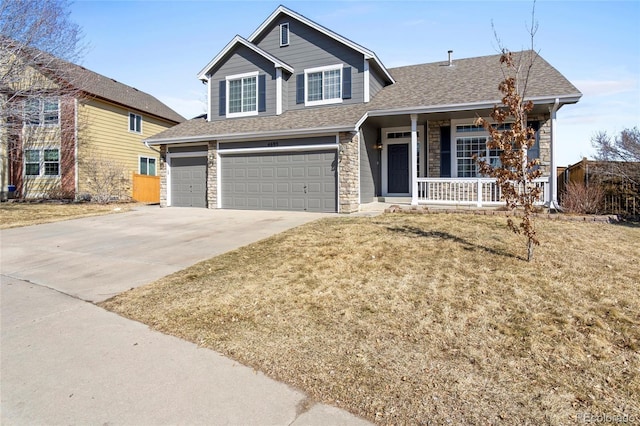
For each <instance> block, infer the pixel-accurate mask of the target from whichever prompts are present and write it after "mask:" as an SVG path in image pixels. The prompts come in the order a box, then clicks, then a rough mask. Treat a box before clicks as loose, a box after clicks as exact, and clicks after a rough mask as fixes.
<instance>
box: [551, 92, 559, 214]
mask: <svg viewBox="0 0 640 426" xmlns="http://www.w3.org/2000/svg"><path fill="white" fill-rule="evenodd" d="M559 106H560V99H558V98H556V100H555V102H554V103H553V106H552V107H551V108H550V112H551V144H550V145H551V153H550V155H551V164H550V169H551V170H550V172H551V175H550V176H549V209H550V210H551V209H553V210H562V208H561V207H560V205H559V204H558V194H557V192H558V174H557V173H558V170H557V166H556V155H555V146H556V113H557V112H558V108H559Z"/></svg>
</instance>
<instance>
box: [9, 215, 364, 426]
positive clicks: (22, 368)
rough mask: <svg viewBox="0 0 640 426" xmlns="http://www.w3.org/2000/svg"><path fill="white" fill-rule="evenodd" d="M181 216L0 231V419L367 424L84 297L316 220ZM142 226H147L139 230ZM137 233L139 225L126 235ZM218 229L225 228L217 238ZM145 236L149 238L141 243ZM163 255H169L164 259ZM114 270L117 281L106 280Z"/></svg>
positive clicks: (124, 286) (113, 217)
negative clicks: (130, 278) (192, 249)
mask: <svg viewBox="0 0 640 426" xmlns="http://www.w3.org/2000/svg"><path fill="white" fill-rule="evenodd" d="M143 210H144V209H143ZM177 210H180V209H177ZM177 210H174V209H148V210H144V211H138V212H131V213H124V214H118V215H111V216H102V217H97V218H87V219H80V220H75V221H68V222H60V223H58V224H47V225H38V226H32V227H28V228H18V229H13V230H6V231H1V232H0V238H1V240H2V241H1V243H2V259H1V268H2V276H1V293H0V297H1V299H0V301H1V309H2V312H1V317H0V319H1V323H0V327H1V355H0V356H1V366H0V371H1V376H0V380H1V382H0V386H1V387H0V396H1V413H0V423H2V424H3V425H24V424H30V425H31V424H47V425H50V424H131V425H166V424H185V425H187V424H188V425H197V424H209V425H328V424H331V425H341V424H342V425H359V424H368V423H367V422H365V421H364V420H362V419H360V418H358V417H355V416H353V415H351V414H349V413H347V412H345V411H342V410H339V409H337V408H335V407H332V406H328V405H325V404H318V403H315V402H314V401H311V400H309V399H308V397H307V396H306V395H305V394H304V393H303V392H301V391H299V390H296V389H293V388H291V387H289V386H287V385H285V384H282V383H279V382H276V381H274V380H272V379H270V378H268V377H266V376H264V375H263V374H261V373H259V372H256V371H254V370H252V369H250V368H247V367H245V366H242V365H240V364H238V363H236V362H234V361H232V360H230V359H228V358H226V357H224V356H222V355H220V354H218V353H216V352H214V351H211V350H208V349H203V348H198V347H197V345H194V344H192V343H189V342H186V341H183V340H181V339H178V338H175V337H171V336H167V335H164V334H162V333H158V332H155V331H152V330H150V329H149V328H148V327H147V326H146V325H144V324H141V323H137V322H134V321H130V320H127V319H125V318H122V317H119V316H118V315H115V314H113V313H111V312H107V311H105V310H103V309H101V308H99V307H97V306H95V305H94V304H92V303H89V302H87V301H85V300H102V299H104V298H106V297H107V296H109V295H112V294H114V293H117V292H119V291H122V290H124V289H127V288H130V287H133V286H134V285H139V284H142V283H143V282H148V281H152V280H153V279H155V278H157V275H159V274H162V275H164V274H167V273H170V272H172V271H173V270H179V269H182V268H183V267H184V266H188V265H189V264H191V263H195V262H196V261H198V260H201V259H204V258H208V257H210V256H212V255H215V254H217V253H218V252H222V251H226V250H228V249H230V247H229V246H231V245H236V246H239V245H243V244H247V243H249V242H251V241H250V240H253V241H255V240H256V239H260V238H263V237H265V236H268V235H270V234H273V233H275V232H279V231H281V230H283V229H287V228H289V227H292V226H296V224H299V223H304V222H305V221H309V220H313V219H315V218H318V217H319V216H317V215H315V216H314V215H305V214H298V215H296V214H291V215H289V214H284V215H282V214H281V215H277V214H274V213H265V214H264V215H261V214H260V213H258V214H256V213H255V212H253V215H252V216H251V215H244V212H240V213H239V214H238V213H237V212H225V213H220V212H219V211H206V210H204V211H199V210H200V209H183V210H182V211H177ZM190 210H196V211H194V212H191V211H190ZM140 216H142V217H140ZM145 221H146V222H151V223H150V224H149V226H144V225H141V222H145ZM191 222H195V225H192V224H191ZM198 223H200V224H201V226H200V227H198V226H197V224H198ZM216 224H217V226H216ZM154 225H155V226H154ZM137 226H141V227H142V228H143V229H142V230H140V229H138V231H135V232H133V231H132V229H135V228H136V227H137ZM180 227H182V228H183V231H182V232H181V231H180V230H179V229H178V228H180ZM220 227H224V228H225V230H222V229H218V230H217V231H216V228H220ZM154 228H157V232H153V229H154ZM231 229H235V231H231ZM242 229H244V231H245V232H244V234H245V235H240V234H242V232H241V230H242ZM91 230H93V231H91ZM170 230H176V232H168V231H170ZM8 231H11V232H8ZM89 231H91V232H89ZM132 232H133V234H134V236H133V238H134V239H135V235H137V236H138V237H140V238H139V241H138V243H137V244H138V246H136V243H133V242H131V241H130V239H131V238H132V237H129V238H126V237H125V236H126V235H127V234H131V233H132ZM145 232H147V233H151V234H150V235H147V237H143V234H144V233H145ZM168 234H172V235H171V237H169V236H168ZM175 234H182V236H180V237H178V236H177V235H175ZM109 235H111V237H112V238H108V236H109ZM222 235H225V236H226V237H225V238H222V237H221V236H222ZM198 236H199V237H198ZM165 238H166V239H165ZM21 239H22V242H20V240H21ZM216 240H217V242H216ZM101 244H106V245H105V246H100V245H101ZM190 246H192V247H193V248H194V251H193V254H192V256H193V258H192V259H191V260H190V259H189V258H188V257H189V256H188V255H187V252H188V247H190ZM154 247H155V248H154ZM57 248H59V249H61V250H60V251H58V250H56V249H57ZM145 250H149V251H151V252H150V253H145ZM165 250H166V251H167V253H172V255H171V256H169V257H168V258H167V259H166V260H167V262H166V263H164V262H163V256H164V254H163V253H164V251H165ZM65 256H66V258H68V259H66V260H65ZM78 258H80V259H82V260H83V262H80V261H78ZM118 258H119V259H120V263H118V261H117V259H118ZM145 258H147V259H148V260H144V259H145ZM190 262H191V263H190ZM119 265H120V266H119ZM144 269H146V270H147V271H148V276H149V278H148V280H147V281H145V280H144V275H145V274H144ZM157 269H160V272H158V271H157ZM47 270H48V272H47ZM123 270H129V272H130V274H131V275H132V280H131V281H126V280H122V277H123V276H125V274H124V271H123ZM83 271H84V272H83ZM109 271H113V276H115V277H116V278H112V279H111V280H110V278H109V276H110V273H109ZM65 280H66V281H65ZM121 280H122V281H121ZM110 281H111V282H110ZM96 289H97V290H96ZM70 294H73V296H71V295H70ZM83 299H84V300H83Z"/></svg>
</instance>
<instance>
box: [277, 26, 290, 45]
mask: <svg viewBox="0 0 640 426" xmlns="http://www.w3.org/2000/svg"><path fill="white" fill-rule="evenodd" d="M283 28H286V29H287V42H286V43H283V42H282V30H283ZM290 34H291V33H290V31H289V23H288V22H283V23H282V24H280V39H279V44H280V47H285V46H288V45H289V41H290V40H289V36H290Z"/></svg>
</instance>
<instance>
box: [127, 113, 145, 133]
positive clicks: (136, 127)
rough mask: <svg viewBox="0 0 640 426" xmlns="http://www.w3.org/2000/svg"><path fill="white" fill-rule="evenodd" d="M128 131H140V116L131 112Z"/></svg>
mask: <svg viewBox="0 0 640 426" xmlns="http://www.w3.org/2000/svg"><path fill="white" fill-rule="evenodd" d="M129 131H130V132H133V133H142V117H141V116H139V115H138V114H134V113H132V112H130V113H129Z"/></svg>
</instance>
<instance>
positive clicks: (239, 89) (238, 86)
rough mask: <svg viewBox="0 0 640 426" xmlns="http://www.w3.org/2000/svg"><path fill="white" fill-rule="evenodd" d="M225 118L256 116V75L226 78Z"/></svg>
mask: <svg viewBox="0 0 640 426" xmlns="http://www.w3.org/2000/svg"><path fill="white" fill-rule="evenodd" d="M227 94H228V96H227V117H239V116H246V115H256V114H258V73H257V72H254V73H250V74H242V75H236V76H231V77H227Z"/></svg>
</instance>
